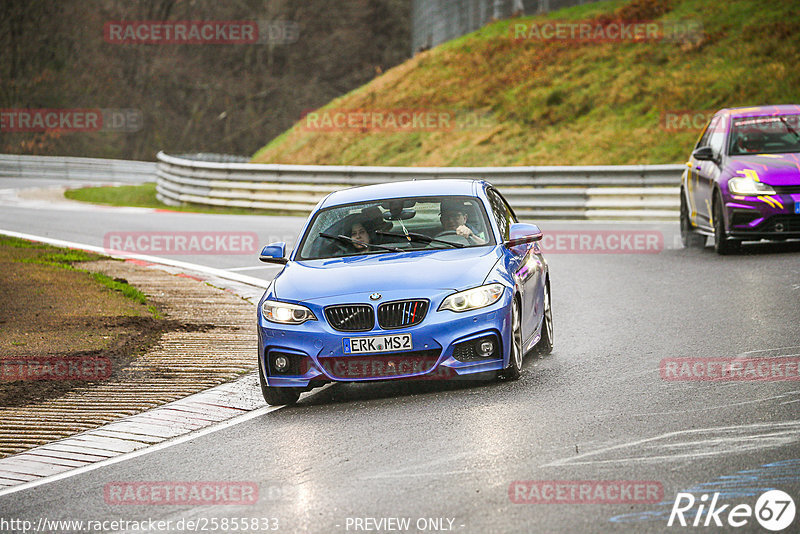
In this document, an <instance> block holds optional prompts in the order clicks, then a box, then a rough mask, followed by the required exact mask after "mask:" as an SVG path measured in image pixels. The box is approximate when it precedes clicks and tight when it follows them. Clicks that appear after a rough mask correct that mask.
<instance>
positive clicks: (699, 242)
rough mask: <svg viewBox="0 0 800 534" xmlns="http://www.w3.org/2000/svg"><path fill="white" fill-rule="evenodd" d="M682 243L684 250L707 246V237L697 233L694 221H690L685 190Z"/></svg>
mask: <svg viewBox="0 0 800 534" xmlns="http://www.w3.org/2000/svg"><path fill="white" fill-rule="evenodd" d="M681 243H683V247H684V248H704V247H705V246H706V236H704V235H701V234H698V233H697V232H695V231H694V227H693V226H692V221H690V220H689V206H688V205H687V204H686V196H685V193H684V190H683V189H681Z"/></svg>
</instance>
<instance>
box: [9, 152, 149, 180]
mask: <svg viewBox="0 0 800 534" xmlns="http://www.w3.org/2000/svg"><path fill="white" fill-rule="evenodd" d="M155 173H156V164H155V162H152V161H127V160H121V159H100V158H73V157H62V156H22V155H17V154H0V178H2V177H12V178H50V179H65V178H66V179H67V180H91V181H101V182H126V183H143V182H152V181H155Z"/></svg>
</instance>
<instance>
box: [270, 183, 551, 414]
mask: <svg viewBox="0 0 800 534" xmlns="http://www.w3.org/2000/svg"><path fill="white" fill-rule="evenodd" d="M541 238H542V233H541V231H540V230H539V228H538V227H537V226H535V225H532V224H525V223H520V222H517V217H516V216H515V215H514V210H512V209H511V207H510V206H509V204H508V202H507V201H506V200H505V199H504V198H503V196H502V195H501V194H500V192H498V191H497V189H495V188H494V187H493V186H492V185H491V184H489V183H488V182H485V181H471V180H423V181H411V182H397V183H387V184H381V185H371V186H366V187H356V188H352V189H346V190H343V191H337V192H335V193H331V194H330V195H328V196H327V197H326V198H325V199H323V200H322V201H321V202H320V203H319V204H318V205H317V207H316V208H315V209H314V210H313V212H312V213H311V215H310V216H309V218H308V221H306V224H305V226H304V227H303V230H302V233H301V237H300V239H299V241H298V244H297V246H296V247H295V249H294V250H293V251H292V252H291V254H290V255H289V256H288V257H287V256H286V244H285V243H274V244H271V245H268V246H266V247H264V249H263V250H262V251H261V257H260V259H261V261H264V262H269V263H278V264H282V265H284V267H283V270H281V272H280V273H279V274H278V275H277V276H276V277H275V279H274V280H273V281H272V283H271V284H270V286H269V288H268V289H267V291H266V292H265V293H264V296H263V297H262V298H261V301H260V302H259V305H258V311H257V315H258V346H259V352H258V353H259V366H258V367H259V375H260V379H261V389H262V392H263V394H264V399H265V400H266V401H267V403H269V404H272V405H282V404H293V403H295V402H296V401H297V400H298V398H299V396H300V394H301V393H302V392H303V391H308V390H310V389H312V388H315V387H318V386H322V385H324V384H326V383H329V382H354V381H359V382H363V381H372V380H398V379H408V378H417V379H424V378H455V377H459V376H460V377H464V376H467V375H471V374H474V373H483V375H482V376H485V374H487V373H494V374H496V375H497V377H498V378H500V379H504V380H516V379H517V378H519V376H520V373H521V371H522V359H523V356H524V355H525V354H526V353H528V352H530V351H531V350H536V351H538V352H539V353H542V354H547V353H550V351H551V350H552V348H553V316H552V311H551V308H550V273H549V270H548V266H547V262H546V261H545V259H544V257H543V256H542V253H541V250H540V249H539V244H538V243H537V242H538V241H539V240H540V239H541Z"/></svg>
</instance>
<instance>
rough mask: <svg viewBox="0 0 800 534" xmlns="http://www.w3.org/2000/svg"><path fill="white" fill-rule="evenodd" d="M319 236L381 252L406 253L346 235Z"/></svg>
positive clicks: (321, 234)
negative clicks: (377, 249) (376, 249)
mask: <svg viewBox="0 0 800 534" xmlns="http://www.w3.org/2000/svg"><path fill="white" fill-rule="evenodd" d="M319 235H320V236H321V237H327V238H328V239H335V240H337V241H342V242H344V243H350V244H356V245H364V246H365V247H369V248H379V249H381V250H390V251H392V252H404V251H403V249H401V248H397V247H387V246H384V245H375V244H373V243H364V242H363V241H359V240H358V239H353V238H352V237H347V236H346V235H333V234H326V233H325V232H320V233H319Z"/></svg>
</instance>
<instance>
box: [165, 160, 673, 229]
mask: <svg viewBox="0 0 800 534" xmlns="http://www.w3.org/2000/svg"><path fill="white" fill-rule="evenodd" d="M157 159H158V171H157V175H158V180H157V185H156V190H157V192H158V199H159V200H160V201H161V202H164V203H165V204H168V205H182V204H202V205H206V206H229V207H239V208H255V209H267V210H280V211H285V212H291V213H297V214H298V215H299V214H307V213H308V212H309V211H311V209H313V207H314V206H315V205H316V203H317V202H318V201H319V200H321V199H322V198H323V197H324V196H325V195H327V194H328V193H330V192H332V191H335V190H337V189H342V188H345V187H351V186H356V185H368V184H377V183H384V182H391V181H401V180H412V179H416V180H426V179H437V178H467V179H487V180H489V181H490V182H492V183H493V184H495V185H497V186H498V187H501V188H502V191H503V194H504V195H505V196H506V197H507V198H508V200H509V202H511V204H512V206H514V209H515V211H516V212H517V214H518V215H519V216H520V218H523V219H597V220H604V219H605V220H677V218H678V210H679V184H680V176H681V173H682V172H683V169H684V167H683V166H682V165H621V166H581V167H352V166H328V165H278V164H254V163H221V162H209V161H198V160H196V159H188V158H187V157H176V156H170V155H167V154H165V153H163V152H159V153H158V156H157Z"/></svg>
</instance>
